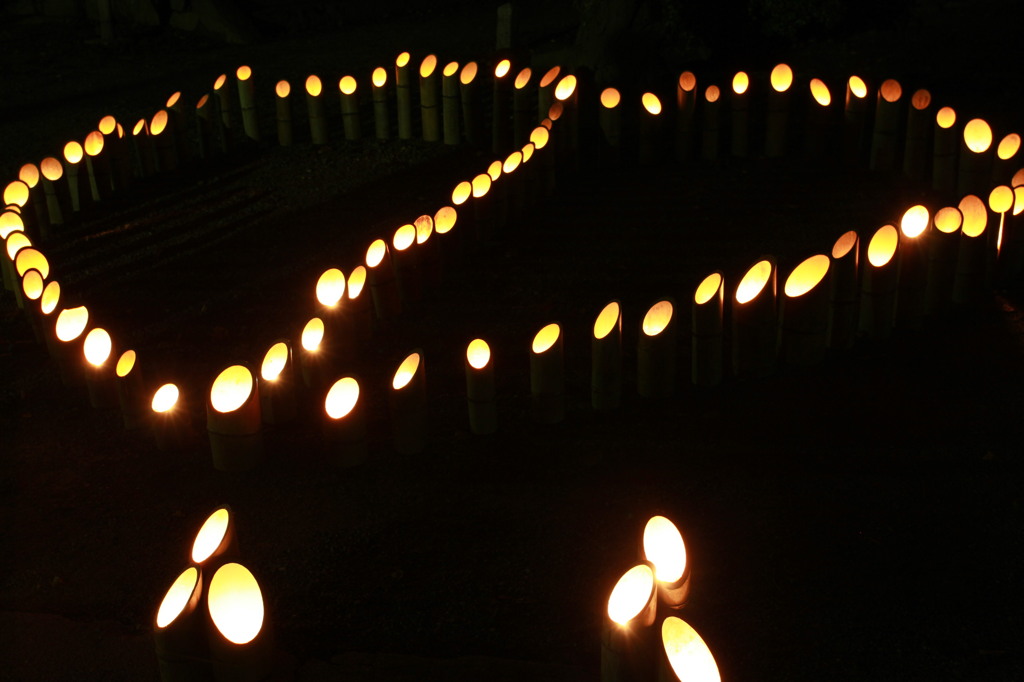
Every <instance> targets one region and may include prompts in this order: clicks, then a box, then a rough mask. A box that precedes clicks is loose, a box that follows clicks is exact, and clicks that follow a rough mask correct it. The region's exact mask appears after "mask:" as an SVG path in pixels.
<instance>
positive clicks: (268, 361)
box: [260, 340, 297, 425]
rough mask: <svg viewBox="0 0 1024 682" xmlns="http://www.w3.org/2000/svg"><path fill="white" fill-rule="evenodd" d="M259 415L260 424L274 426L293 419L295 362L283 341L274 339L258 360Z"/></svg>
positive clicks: (295, 408)
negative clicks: (261, 420) (260, 418)
mask: <svg viewBox="0 0 1024 682" xmlns="http://www.w3.org/2000/svg"><path fill="white" fill-rule="evenodd" d="M260 382H261V388H260V415H261V416H262V419H263V423H264V424H271V425H278V424H287V423H289V422H291V421H294V419H295V415H296V412H297V407H296V402H295V362H294V359H293V357H292V346H291V343H290V342H288V341H287V340H285V341H277V342H276V343H274V344H273V345H272V346H270V348H269V349H267V352H266V353H265V354H264V355H263V362H261V363H260Z"/></svg>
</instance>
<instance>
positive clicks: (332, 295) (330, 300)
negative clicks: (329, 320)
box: [316, 268, 345, 308]
mask: <svg viewBox="0 0 1024 682" xmlns="http://www.w3.org/2000/svg"><path fill="white" fill-rule="evenodd" d="M344 295H345V273H343V272H342V271H341V270H339V269H338V268H329V269H327V270H324V272H323V273H322V274H321V275H320V278H319V279H317V281H316V300H317V301H319V302H320V305H322V306H325V307H327V308H333V307H334V306H336V305H337V304H338V301H340V300H341V297H342V296H344Z"/></svg>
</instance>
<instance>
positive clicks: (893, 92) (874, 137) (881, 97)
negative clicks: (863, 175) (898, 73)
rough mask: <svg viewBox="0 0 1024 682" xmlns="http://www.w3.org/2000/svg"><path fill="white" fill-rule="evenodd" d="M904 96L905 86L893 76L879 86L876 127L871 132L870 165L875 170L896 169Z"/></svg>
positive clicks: (886, 170)
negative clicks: (901, 101) (901, 100)
mask: <svg viewBox="0 0 1024 682" xmlns="http://www.w3.org/2000/svg"><path fill="white" fill-rule="evenodd" d="M902 96H903V88H902V87H901V86H900V84H899V82H898V81H896V80H893V79H892V78H890V79H889V80H887V81H884V82H883V83H882V85H881V87H879V88H878V101H877V103H876V106H875V127H874V130H873V131H872V134H871V159H870V167H871V170H873V171H882V172H891V171H894V170H896V160H897V159H896V156H897V154H898V150H899V145H898V136H899V127H900V108H901V106H902V105H901V103H900V98H901V97H902Z"/></svg>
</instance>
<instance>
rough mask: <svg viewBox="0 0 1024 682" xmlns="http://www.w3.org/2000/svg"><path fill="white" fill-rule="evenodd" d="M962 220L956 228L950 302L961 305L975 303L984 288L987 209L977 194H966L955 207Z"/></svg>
mask: <svg viewBox="0 0 1024 682" xmlns="http://www.w3.org/2000/svg"><path fill="white" fill-rule="evenodd" d="M958 208H959V209H960V213H961V214H963V217H964V222H963V225H962V226H961V228H960V245H959V249H958V252H957V262H956V275H955V277H954V279H953V305H954V306H956V307H958V308H965V307H968V306H971V305H974V304H975V303H977V302H978V301H979V300H980V299H981V296H982V293H983V292H984V290H985V264H986V261H987V260H988V258H987V246H988V244H987V235H986V234H985V231H986V229H987V227H988V209H987V207H986V206H985V202H983V201H982V200H981V199H980V198H978V197H976V196H975V195H973V194H969V195H967V196H965V197H964V198H963V199H961V200H960V205H959V207H958Z"/></svg>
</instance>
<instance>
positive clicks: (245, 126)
mask: <svg viewBox="0 0 1024 682" xmlns="http://www.w3.org/2000/svg"><path fill="white" fill-rule="evenodd" d="M235 79H236V80H237V81H238V103H239V106H240V108H241V110H242V131H243V132H244V133H245V136H246V137H248V138H249V139H250V140H252V141H253V142H259V141H260V120H259V116H258V115H257V112H256V85H255V82H254V79H253V77H252V69H251V68H250V67H248V66H240V67H238V70H237V71H235Z"/></svg>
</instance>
